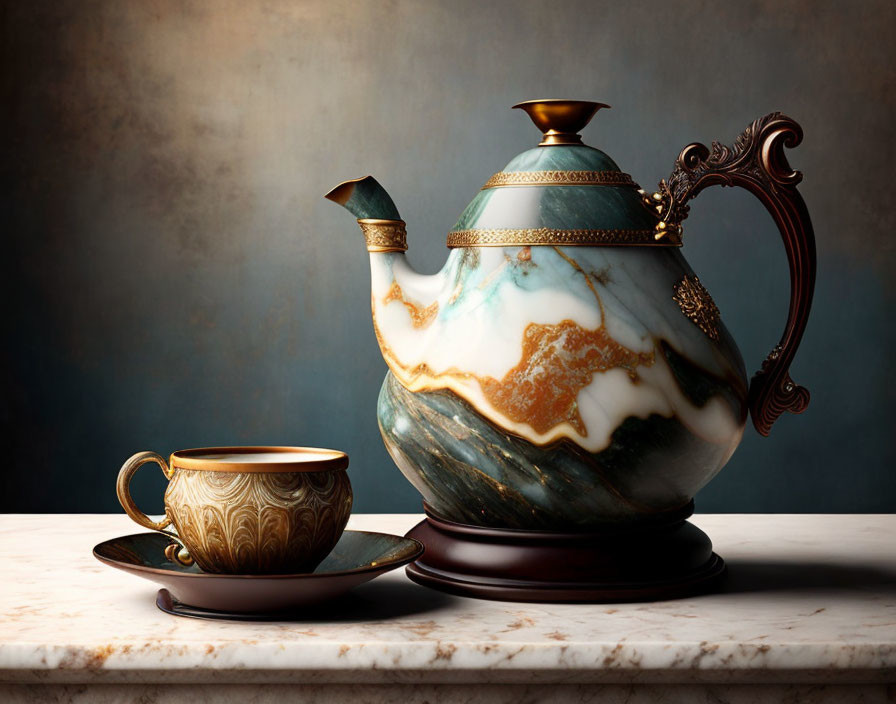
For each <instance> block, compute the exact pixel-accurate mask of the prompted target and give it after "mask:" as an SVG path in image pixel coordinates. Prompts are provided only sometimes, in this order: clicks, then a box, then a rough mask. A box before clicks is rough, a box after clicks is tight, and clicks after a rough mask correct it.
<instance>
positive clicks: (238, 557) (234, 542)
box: [165, 468, 352, 574]
mask: <svg viewBox="0 0 896 704" xmlns="http://www.w3.org/2000/svg"><path fill="white" fill-rule="evenodd" d="M165 505H166V507H167V513H168V515H169V516H170V518H171V522H172V523H173V524H174V526H175V527H176V528H177V532H178V535H180V536H181V537H182V538H183V540H184V542H185V543H186V544H187V545H189V546H190V554H191V556H192V557H193V559H194V560H195V561H196V563H197V564H198V565H199V566H200V567H201V568H202V569H203V570H205V571H206V572H225V573H234V574H240V573H244V574H249V573H278V572H306V571H307V572H310V571H312V570H313V569H314V568H315V567H316V566H317V564H318V563H319V562H320V561H321V560H323V559H324V557H326V556H327V554H328V553H329V552H330V550H332V549H333V546H334V545H336V542H337V541H338V540H339V536H340V535H341V534H342V531H343V530H344V529H345V524H346V522H347V521H348V517H349V514H350V513H351V508H352V489H351V484H350V483H349V479H348V475H347V474H346V473H345V472H344V471H331V472H209V471H203V470H189V469H180V468H178V469H176V471H175V473H174V477H173V478H172V479H171V481H170V483H169V484H168V490H167V491H166V492H165Z"/></svg>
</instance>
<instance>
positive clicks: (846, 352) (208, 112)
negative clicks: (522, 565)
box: [0, 0, 896, 512]
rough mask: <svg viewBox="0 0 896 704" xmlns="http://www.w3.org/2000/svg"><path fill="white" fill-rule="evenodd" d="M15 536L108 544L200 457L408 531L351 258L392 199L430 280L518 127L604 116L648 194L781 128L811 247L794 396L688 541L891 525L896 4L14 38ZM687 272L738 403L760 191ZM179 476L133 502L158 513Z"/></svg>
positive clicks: (519, 135) (102, 13) (9, 62)
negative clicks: (749, 134)
mask: <svg viewBox="0 0 896 704" xmlns="http://www.w3.org/2000/svg"><path fill="white" fill-rule="evenodd" d="M3 24H4V27H3V37H4V40H3V42H2V52H3V60H2V72H3V85H2V90H3V101H2V114H3V120H4V122H5V129H4V131H3V134H4V140H5V141H6V142H7V144H6V147H7V157H6V158H5V159H4V163H3V164H2V167H0V168H2V172H3V179H4V183H5V184H6V185H5V187H4V191H3V199H4V200H3V207H2V218H3V221H2V230H3V252H4V253H3V256H2V261H3V274H4V276H3V285H4V294H3V302H4V308H5V315H4V321H5V325H4V327H3V329H4V344H3V348H2V353H0V354H2V355H3V356H2V362H3V364H2V368H3V381H4V387H5V388H4V389H3V405H2V411H0V412H2V433H3V436H2V440H3V444H4V448H3V449H4V469H3V473H2V486H0V510H3V511H28V512H30V511H71V512H90V511H118V510H120V509H119V508H118V504H117V501H116V499H115V494H114V490H113V484H114V481H115V476H116V473H117V471H118V468H119V466H120V465H121V463H122V461H123V460H124V459H125V458H126V457H128V456H129V455H130V454H131V453H133V452H136V451H138V450H150V449H151V450H155V451H157V452H159V453H162V454H167V453H169V452H171V451H173V450H176V449H180V448H187V447H196V446H203V445H212V444H241V443H252V444H305V445H319V446H326V447H336V448H340V449H344V450H345V451H347V452H348V453H349V454H350V456H351V468H350V476H351V479H352V481H353V484H354V487H355V496H356V503H355V507H356V510H358V511H364V512H397V511H417V510H419V507H420V505H419V499H418V497H417V495H416V492H415V491H414V490H413V489H412V488H411V486H410V485H409V484H408V483H407V482H406V481H405V480H404V479H403V478H402V477H401V476H400V474H399V473H398V471H397V470H396V469H395V467H394V466H393V464H392V462H391V461H390V459H389V457H388V455H387V454H386V452H385V450H384V448H383V446H382V443H381V441H380V438H379V433H378V431H377V426H376V419H375V404H376V396H377V392H378V389H379V385H380V382H381V380H382V377H383V374H384V373H385V369H386V368H385V365H384V363H383V362H382V360H381V358H380V356H379V352H378V350H377V347H376V343H375V340H374V335H373V330H372V326H371V323H370V319H369V290H368V273H367V262H366V256H365V252H364V247H363V245H362V242H361V236H360V233H359V232H358V230H357V226H356V225H355V223H354V222H353V220H352V218H351V217H349V216H348V215H347V214H346V213H345V212H343V211H342V210H341V209H339V208H337V207H336V206H334V205H333V204H332V203H329V202H327V201H325V200H324V199H323V198H322V197H321V196H322V194H323V193H324V192H326V191H327V190H328V189H329V188H330V187H331V186H333V185H334V184H336V183H337V182H339V181H341V180H343V179H346V178H352V177H357V176H361V175H365V174H367V173H373V174H374V175H375V176H376V177H377V178H378V179H379V180H380V181H381V182H382V183H383V184H384V185H385V186H386V187H387V188H388V189H389V190H390V192H391V194H392V196H393V197H394V199H395V201H396V203H397V205H398V208H399V210H400V211H401V213H402V216H403V217H404V218H405V219H406V220H407V222H408V229H409V240H410V245H411V249H410V253H409V256H410V259H411V261H412V262H413V263H414V264H415V265H417V266H418V267H419V269H420V270H421V271H424V272H432V271H435V270H436V269H438V268H439V267H440V266H441V264H442V262H443V261H444V258H445V256H446V250H445V246H444V241H445V235H446V232H447V231H448V229H449V228H450V227H451V225H452V224H453V223H454V221H455V219H456V218H457V216H458V215H459V213H460V212H461V211H462V209H463V208H464V206H465V205H466V204H467V203H468V202H469V200H470V199H471V198H472V197H473V195H474V194H475V193H476V191H477V189H478V188H479V187H480V186H481V185H482V184H483V183H484V182H485V180H486V179H487V178H488V177H489V176H490V175H491V174H492V173H494V172H495V171H498V170H500V169H501V168H502V167H503V166H504V164H505V163H506V162H507V161H508V160H509V159H510V158H511V157H513V156H514V155H515V154H517V153H518V152H520V151H522V150H524V149H527V148H529V147H530V146H532V145H533V144H535V143H536V142H537V140H538V137H539V135H538V134H537V132H536V131H535V129H534V128H533V127H532V125H531V124H530V123H529V121H528V120H527V119H526V117H525V116H524V115H522V114H521V113H518V112H511V111H510V109H509V108H510V106H511V105H513V104H514V103H516V102H518V101H520V100H525V99H529V98H537V97H577V98H586V99H593V100H601V101H605V102H608V103H610V104H611V105H612V106H613V109H612V110H609V111H602V112H601V113H600V114H599V115H598V116H597V118H596V119H595V121H594V122H593V124H592V125H591V126H590V127H589V128H588V129H587V130H586V132H585V140H586V142H587V143H589V144H592V145H594V146H598V147H600V148H602V149H604V150H605V151H607V152H608V153H609V154H610V155H611V156H612V157H614V158H615V159H616V160H617V161H618V163H619V164H620V166H621V168H622V169H623V170H624V171H627V172H628V173H630V174H632V175H633V176H634V178H635V179H636V180H637V181H639V182H640V183H641V184H642V185H644V186H645V187H646V188H650V187H652V186H653V185H654V184H655V183H656V182H657V181H658V180H659V179H660V178H661V177H664V176H666V175H668V173H669V171H670V170H671V167H672V164H673V161H674V159H675V157H676V156H677V154H678V151H679V150H680V149H681V147H683V146H684V145H685V144H687V143H688V142H690V141H693V140H700V141H707V142H708V141H710V140H712V139H719V140H722V141H725V142H729V143H730V141H731V140H733V138H734V137H735V136H736V135H737V134H739V133H740V132H741V130H743V128H744V127H745V126H746V125H747V124H748V123H749V122H750V121H751V120H752V119H754V118H756V117H758V116H760V115H763V114H765V113H767V112H771V111H773V110H782V111H784V112H786V113H787V114H789V115H791V116H793V117H794V118H796V119H797V120H798V121H799V122H800V123H801V124H802V125H803V127H804V130H805V140H804V143H803V144H802V145H801V146H800V147H799V148H798V149H796V150H794V151H793V152H791V154H790V160H791V163H792V164H793V166H794V167H795V168H798V169H800V170H802V171H803V172H804V174H805V180H804V183H803V185H802V186H801V191H802V193H803V194H804V197H805V199H806V201H807V203H808V206H809V209H810V211H811V213H812V217H813V220H814V223H815V229H816V233H817V238H818V251H819V264H818V288H817V290H816V298H815V306H814V311H813V316H812V318H811V320H810V323H809V329H808V331H807V333H806V337H805V341H804V343H803V346H802V349H801V350H800V353H799V355H798V357H797V360H796V363H795V365H794V367H793V370H792V372H793V377H794V379H795V380H796V381H797V382H799V383H801V384H803V385H805V386H807V387H808V388H809V389H810V390H811V392H812V402H811V404H810V406H809V409H808V411H807V412H806V413H805V414H804V415H802V416H798V417H796V416H788V417H784V418H782V419H781V420H780V421H779V422H778V424H777V425H776V426H775V428H774V430H773V434H772V436H771V437H770V438H768V439H764V438H760V437H759V436H757V434H756V433H755V432H754V431H753V430H752V428H748V430H747V433H746V436H745V438H744V442H743V444H742V446H741V447H740V449H739V450H738V452H737V453H736V454H735V456H734V458H733V459H732V460H731V462H730V463H729V465H728V466H727V467H726V468H725V469H724V470H723V471H722V473H721V474H720V475H719V476H718V477H717V478H716V479H715V480H714V481H713V482H712V483H711V484H710V485H709V486H708V487H707V488H706V489H704V490H703V491H702V492H701V493H700V494H699V496H698V497H697V507H698V509H699V510H702V511H726V512H727V511H731V512H752V511H781V512H804V511H805V512H853V511H856V512H876V511H894V510H896V472H894V471H893V465H894V452H893V443H892V439H891V438H892V434H893V427H894V423H893V420H892V409H893V408H894V392H893V388H894V386H893V364H892V362H891V358H892V355H893V347H894V345H893V342H894V340H893V333H892V326H891V324H890V320H891V315H892V301H893V271H894V267H893V262H894V256H893V251H894V248H893V241H894V232H896V219H894V213H896V208H894V197H893V165H894V162H896V159H894V139H893V116H894V114H896V91H894V83H896V81H894V79H896V48H894V47H896V44H894V42H893V41H892V36H891V35H892V31H893V28H894V26H896V5H894V4H893V3H892V2H888V1H886V0H880V1H874V2H872V1H866V2H855V3H840V2H835V1H828V2H800V1H795V0H794V1H789V2H779V1H774V2H772V1H771V0H769V1H766V2H759V1H753V2H739V3H717V2H676V3H668V2H647V3H620V2H615V1H614V2H554V3H550V5H549V6H546V5H545V3H543V2H536V1H524V2H512V3H511V2H506V3H479V2H472V1H471V2H458V1H456V0H451V1H448V0H445V1H444V2H430V3H417V2H410V1H408V2H383V3H366V2H364V3H362V2H357V3H353V2H346V1H342V2H330V1H325V0H318V1H315V2H303V3H290V2H285V1H284V2H274V3H266V4H264V6H263V7H261V6H259V4H257V3H229V4H228V3H211V2H209V3H202V2H195V1H194V2H186V3H182V2H174V1H173V0H165V1H163V2H156V3H152V4H146V3H117V2H112V1H111V0H109V1H106V2H87V3H85V2H58V3H52V4H41V5H40V6H38V5H37V4H23V3H20V4H17V5H8V6H6V7H5V9H4V10H3ZM685 225H686V226H685V240H686V245H685V248H684V252H685V256H686V257H687V258H688V259H689V260H690V262H691V264H692V266H693V267H694V269H695V270H696V271H697V273H698V274H699V275H700V277H701V279H702V281H703V282H704V283H705V284H706V286H707V287H708V288H709V290H710V291H711V292H712V294H713V296H714V298H715V300H716V302H717V303H718V305H719V307H720V309H721V310H722V314H723V318H724V320H725V322H726V324H727V325H728V327H729V328H730V329H731V331H732V333H733V334H734V336H735V338H736V339H737V340H738V341H739V342H740V344H741V349H742V351H743V354H744V358H745V359H746V360H747V366H748V367H749V371H750V373H752V371H754V370H755V368H756V367H758V365H759V363H760V362H761V360H762V359H763V358H764V357H765V355H766V354H767V353H768V351H769V350H770V349H771V347H772V346H773V345H774V344H775V343H776V342H777V340H778V337H779V335H780V333H781V330H782V329H783V325H784V320H785V317H786V308H787V300H788V293H789V288H788V282H787V266H786V261H785V257H784V252H783V248H782V246H781V244H780V240H779V238H778V235H777V232H776V229H775V227H774V225H773V224H772V222H771V220H770V218H769V217H768V215H767V214H766V213H765V211H764V210H763V209H762V207H761V206H760V204H759V203H758V202H757V201H755V200H753V199H752V197H751V196H749V195H748V194H746V193H745V192H737V191H730V190H722V189H712V190H710V191H708V192H706V193H704V194H703V195H701V196H700V198H699V199H698V200H697V201H696V202H695V203H694V204H693V207H692V215H691V217H690V218H689V219H688V220H687V222H686V224H685ZM163 484H164V482H163V480H162V478H161V473H159V472H154V471H152V470H144V472H143V473H142V475H141V476H139V477H138V479H137V480H136V482H135V493H136V495H137V497H138V499H139V501H140V503H141V505H143V506H144V507H145V508H146V509H147V510H150V511H160V510H161V506H162V502H161V492H162V489H163Z"/></svg>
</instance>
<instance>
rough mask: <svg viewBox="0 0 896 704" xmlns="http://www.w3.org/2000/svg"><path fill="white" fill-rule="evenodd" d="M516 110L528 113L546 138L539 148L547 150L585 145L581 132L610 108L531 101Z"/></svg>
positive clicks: (585, 102)
mask: <svg viewBox="0 0 896 704" xmlns="http://www.w3.org/2000/svg"><path fill="white" fill-rule="evenodd" d="M513 107H514V109H516V108H519V109H521V110H525V111H526V113H527V114H528V115H529V117H530V118H531V119H532V122H534V123H535V126H536V127H537V128H538V129H540V130H541V131H542V132H543V133H544V139H543V140H541V142H540V143H539V145H538V146H540V147H545V146H549V145H552V144H581V143H582V137H581V135H579V134H578V133H579V132H580V131H581V130H583V129H584V128H585V125H587V124H588V123H589V122H591V118H592V117H594V113H596V112H597V111H598V110H600V109H601V108H608V107H610V106H609V105H606V104H604V103H593V102H590V101H588V100H527V101H525V102H523V103H517V104H516V105H514V106H513Z"/></svg>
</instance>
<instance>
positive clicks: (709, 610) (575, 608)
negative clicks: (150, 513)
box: [0, 515, 896, 701]
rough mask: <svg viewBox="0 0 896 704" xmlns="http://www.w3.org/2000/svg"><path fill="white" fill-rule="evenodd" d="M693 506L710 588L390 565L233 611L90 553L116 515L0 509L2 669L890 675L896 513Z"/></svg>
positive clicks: (130, 677)
mask: <svg viewBox="0 0 896 704" xmlns="http://www.w3.org/2000/svg"><path fill="white" fill-rule="evenodd" d="M419 519H420V516H416V515H355V516H353V517H352V520H351V523H350V526H349V527H351V528H355V529H362V530H379V531H386V532H391V533H404V532H406V531H407V530H408V529H409V528H410V527H411V526H413V525H414V524H415V523H416V522H417V521H418V520H419ZM692 520H693V522H694V523H695V524H696V525H698V526H699V527H700V528H702V529H703V530H704V531H706V532H707V533H708V534H709V535H710V536H711V538H712V539H713V542H714V545H715V549H716V551H717V552H718V553H719V554H721V555H722V556H723V557H724V558H725V560H726V561H727V563H728V567H729V576H728V578H727V582H726V584H725V586H724V589H723V591H722V592H721V593H717V594H712V595H707V596H701V597H694V598H689V599H681V600H677V601H666V602H657V603H650V604H615V605H599V604H597V605H568V604H559V605H557V604H523V603H500V602H489V601H480V600H475V599H466V598H461V597H454V596H449V595H446V594H442V593H439V592H435V591H431V590H428V589H425V588H423V587H420V586H418V585H416V584H414V583H412V582H411V581H409V580H408V579H407V577H406V576H405V575H404V571H403V570H398V571H395V572H392V573H389V574H387V575H385V576H383V577H381V578H379V579H377V580H375V581H373V582H370V583H368V584H366V585H363V586H361V587H359V588H357V589H356V590H355V591H354V592H353V593H352V594H351V595H349V596H348V597H346V598H343V599H342V600H340V601H339V602H338V605H337V606H335V607H334V606H321V607H320V608H318V609H316V610H315V611H314V613H313V614H311V615H309V616H308V617H307V618H305V619H303V620H301V621H295V622H277V623H237V622H212V621H200V620H193V619H186V618H179V617H175V616H170V615H168V614H165V613H163V612H161V611H159V610H158V609H157V608H156V606H155V595H156V591H157V589H158V587H157V586H156V585H154V584H153V583H151V582H147V581H144V580H141V579H138V578H135V577H133V576H131V575H128V574H125V573H123V572H119V571H117V570H114V569H110V568H109V567H106V566H105V565H102V564H100V563H99V562H98V561H97V560H96V559H94V557H93V556H92V554H91V549H92V547H93V546H94V544H96V543H98V542H100V541H102V540H105V539H107V538H110V537H114V536H116V535H122V534H127V533H135V532H140V531H141V529H140V528H139V527H138V526H135V525H134V524H133V523H131V522H130V521H129V520H128V519H127V518H126V517H125V516H123V515H64V516H63V515H58V516H50V515H0V564H2V565H3V568H2V581H0V683H19V684H22V683H43V684H46V683H90V682H101V683H107V684H113V683H123V682H147V683H151V682H160V681H164V682H165V683H167V684H172V683H194V684H195V683H201V682H209V683H211V682H213V683H216V684H222V683H227V682H234V683H241V684H242V685H248V684H251V683H253V682H265V683H296V682H301V683H303V684H309V683H312V684H321V683H346V684H348V683H350V684H351V685H353V686H358V685H360V684H364V683H376V682H381V683H383V682H392V683H395V682H401V683H415V682H416V683H452V682H453V683H457V682H464V683H483V684H495V683H511V684H514V683H515V684H521V683H522V684H525V683H541V684H544V683H551V682H555V683H565V684H571V683H617V684H619V683H629V684H630V683H642V684H649V683H720V682H729V683H736V682H751V683H754V684H755V683H780V682H804V683H820V682H824V683H833V684H837V683H839V684H841V685H842V684H844V683H878V686H879V685H880V684H884V683H887V682H890V683H892V682H896V516H891V515H861V516H860V515H697V516H695V517H694V518H693V519H692ZM885 689H886V688H885ZM881 691H884V690H881ZM889 691H890V692H891V693H892V689H890V690H889ZM23 701H24V700H23ZM626 701H628V700H626Z"/></svg>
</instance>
